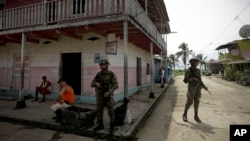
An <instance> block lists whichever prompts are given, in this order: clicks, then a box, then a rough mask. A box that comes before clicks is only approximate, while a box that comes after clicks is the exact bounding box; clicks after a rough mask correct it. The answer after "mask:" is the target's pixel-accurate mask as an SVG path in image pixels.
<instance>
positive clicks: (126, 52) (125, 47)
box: [123, 20, 128, 98]
mask: <svg viewBox="0 0 250 141" xmlns="http://www.w3.org/2000/svg"><path fill="white" fill-rule="evenodd" d="M123 36H124V97H126V98H128V58H127V55H128V22H127V20H125V21H124V22H123Z"/></svg>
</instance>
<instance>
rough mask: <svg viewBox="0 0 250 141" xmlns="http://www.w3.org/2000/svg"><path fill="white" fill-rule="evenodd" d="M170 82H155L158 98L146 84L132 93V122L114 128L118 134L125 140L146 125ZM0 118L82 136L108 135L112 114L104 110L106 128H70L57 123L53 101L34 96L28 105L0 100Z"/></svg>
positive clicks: (103, 136)
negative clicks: (20, 106) (98, 129)
mask: <svg viewBox="0 0 250 141" xmlns="http://www.w3.org/2000/svg"><path fill="white" fill-rule="evenodd" d="M167 87H168V85H165V87H164V88H160V84H155V85H154V94H155V98H153V99H152V98H148V96H149V93H150V89H149V88H147V89H146V90H144V91H143V92H138V93H137V94H134V95H133V96H131V97H130V98H129V99H130V102H129V103H128V108H129V110H130V113H131V118H132V122H131V123H130V124H124V125H123V126H119V127H116V128H115V134H114V135H115V138H119V139H122V140H126V139H131V138H134V137H135V136H136V134H137V132H138V130H139V129H140V128H141V127H142V126H143V124H144V123H145V121H146V120H147V118H148V116H150V114H151V112H152V111H153V109H154V107H155V106H156V104H157V103H158V101H159V100H160V97H161V96H162V95H163V94H164V92H165V91H166V89H167ZM0 101H1V103H0V121H4V122H11V123H17V124H24V125H29V126H32V127H37V128H43V129H52V130H57V131H65V132H69V133H74V134H78V135H82V136H89V137H98V138H106V137H107V136H108V131H109V117H108V113H107V110H106V109H105V112H104V126H105V129H103V130H101V131H98V133H94V132H93V131H92V129H93V127H92V128H90V129H79V130H73V131H72V130H67V129H65V128H64V127H63V126H61V125H60V124H59V123H56V122H55V121H54V120H53V119H52V117H53V116H55V115H54V113H53V111H52V110H51V109H50V105H51V104H52V101H48V100H47V101H46V102H44V103H38V102H31V101H32V99H27V100H25V103H26V106H27V107H26V108H23V109H15V107H16V103H17V102H16V101H7V100H0ZM75 105H76V106H78V107H82V108H90V109H95V107H96V105H90V104H75ZM120 105H121V103H117V104H116V106H120Z"/></svg>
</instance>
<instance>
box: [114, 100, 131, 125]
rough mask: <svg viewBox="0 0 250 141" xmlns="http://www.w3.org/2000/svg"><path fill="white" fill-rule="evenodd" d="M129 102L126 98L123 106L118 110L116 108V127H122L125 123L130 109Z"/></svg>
mask: <svg viewBox="0 0 250 141" xmlns="http://www.w3.org/2000/svg"><path fill="white" fill-rule="evenodd" d="M128 102H129V100H128V99H127V98H124V101H123V104H122V105H121V106H119V107H117V108H115V110H114V112H115V122H114V125H115V126H121V125H123V123H124V119H125V117H126V114H127V108H128Z"/></svg>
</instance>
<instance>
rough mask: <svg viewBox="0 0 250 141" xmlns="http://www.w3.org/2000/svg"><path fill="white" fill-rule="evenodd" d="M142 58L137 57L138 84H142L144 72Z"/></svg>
mask: <svg viewBox="0 0 250 141" xmlns="http://www.w3.org/2000/svg"><path fill="white" fill-rule="evenodd" d="M141 69H142V68H141V58H136V81H137V86H140V85H141V83H142V82H141V80H142V74H141V73H142V72H141Z"/></svg>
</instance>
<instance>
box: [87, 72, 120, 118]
mask: <svg viewBox="0 0 250 141" xmlns="http://www.w3.org/2000/svg"><path fill="white" fill-rule="evenodd" d="M100 81H101V85H102V87H104V85H105V87H106V86H107V87H108V91H109V93H110V96H109V97H104V96H103V94H101V92H102V90H101V89H97V88H96V89H95V90H96V102H97V103H96V105H97V120H102V119H103V109H104V107H105V106H106V107H107V108H108V113H109V116H110V122H111V123H113V122H114V99H113V96H114V90H116V89H117V88H118V82H117V78H116V75H115V74H114V73H113V72H112V71H110V70H105V71H100V72H98V73H97V75H96V76H95V78H94V80H93V81H92V83H91V86H92V87H95V83H96V82H99V83H100Z"/></svg>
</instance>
